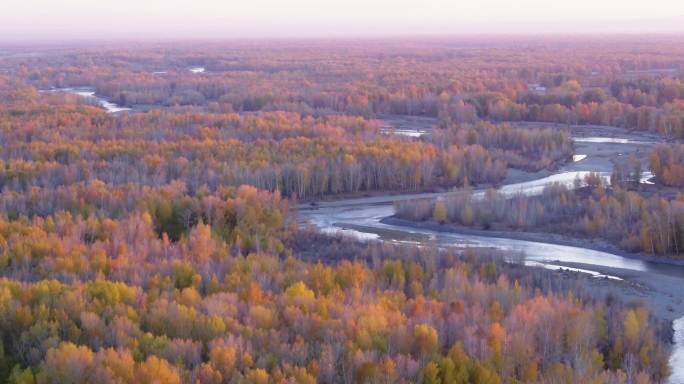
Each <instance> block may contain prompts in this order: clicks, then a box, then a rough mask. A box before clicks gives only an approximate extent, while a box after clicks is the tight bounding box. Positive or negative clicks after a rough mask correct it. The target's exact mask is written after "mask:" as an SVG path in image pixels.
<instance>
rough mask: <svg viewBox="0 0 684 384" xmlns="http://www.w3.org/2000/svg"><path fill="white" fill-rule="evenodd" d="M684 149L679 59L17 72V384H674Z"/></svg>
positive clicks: (3, 70)
mask: <svg viewBox="0 0 684 384" xmlns="http://www.w3.org/2000/svg"><path fill="white" fill-rule="evenodd" d="M682 140H684V45H682V44H681V40H677V39H676V38H666V37H657V36H654V37H639V38H627V37H618V36H615V37H610V38H608V37H605V38H599V37H595V38H590V37H584V38H579V37H578V38H564V37H558V38H534V39H533V38H520V39H513V38H510V39H509V38H498V39H494V38H491V39H490V38H462V39H456V38H429V39H428V38H425V39H418V38H412V39H407V40H399V39H386V40H375V39H366V40H360V41H357V40H351V39H350V40H343V39H342V40H333V41H327V40H282V41H265V40H264V41H261V40H255V41H244V42H243V41H231V42H178V43H174V44H171V43H145V44H142V43H140V44H118V43H117V44H115V43H111V44H85V43H84V44H80V45H79V44H74V45H63V44H59V45H57V44H52V45H51V44H46V45H10V46H7V47H2V46H0V381H2V382H8V383H16V384H19V383H23V384H38V383H98V384H105V383H160V384H166V383H169V384H172V383H193V384H194V383H216V384H219V383H255V384H269V383H274V384H276V383H277V384H280V383H283V384H284V383H300V384H308V383H426V384H428V383H429V384H433V383H434V384H436V383H440V384H447V383H464V384H465V383H480V384H503V383H549V384H551V383H606V384H613V383H614V384H618V383H620V384H622V383H629V384H631V383H638V384H645V383H668V382H673V381H668V380H673V379H672V378H673V377H677V376H676V375H677V374H678V372H681V371H682V369H684V368H683V367H681V366H679V367H678V366H677V364H676V362H677V361H678V360H676V359H675V358H674V357H673V356H676V355H677V352H678V351H680V350H681V348H684V346H682V345H678V344H677V343H676V342H675V341H676V340H677V335H678V331H677V326H676V324H677V321H678V319H679V318H682V317H683V316H684V309H682V308H680V307H678V306H677V304H676V303H675V304H669V303H671V301H672V300H674V297H675V296H676V295H677V292H679V294H681V289H682V288H684V287H683V286H682V285H681V284H684V283H682V282H679V283H678V280H677V279H679V280H681V279H682V278H684V268H682V267H681V266H682V262H683V260H684V194H683V193H682V190H681V188H682V187H684V141H682ZM545 180H548V183H547V182H546V181H545ZM378 210H381V211H382V212H385V211H388V212H389V214H387V215H384V214H380V213H377V212H380V211H378ZM350 212H351V213H350ZM345 215H347V216H345ZM341 218H343V219H341ZM345 220H346V221H345ZM342 221H345V223H344V225H343V223H341V222H342ZM459 233H460V234H461V235H463V234H465V235H463V236H470V235H473V234H475V235H476V236H479V237H478V239H487V238H488V236H492V237H493V235H494V234H496V237H498V238H499V239H500V238H502V237H506V234H510V236H511V237H514V236H516V237H517V238H518V241H522V240H520V239H523V240H527V241H532V240H534V241H540V242H541V243H549V244H552V243H554V240H553V239H556V238H558V239H561V237H562V242H561V241H560V240H559V241H558V242H559V244H560V243H562V244H566V245H567V244H570V245H573V246H576V247H578V248H579V249H580V250H582V249H590V250H592V252H599V251H600V252H602V253H600V254H601V255H604V256H600V257H599V256H594V259H595V260H598V261H595V263H596V265H594V267H591V265H589V264H588V263H589V262H588V261H584V260H583V259H582V260H579V261H578V260H575V261H572V263H574V264H572V265H571V264H570V263H571V261H568V260H564V259H563V257H564V253H563V252H559V253H553V254H551V253H549V254H548V260H553V261H554V263H553V266H550V264H551V263H547V262H546V261H548V260H546V261H542V262H540V261H535V262H534V263H531V262H530V260H531V259H530V258H527V257H526V255H525V252H517V251H516V250H517V248H515V247H509V248H506V247H501V246H497V245H496V244H499V243H496V244H495V243H492V244H489V243H487V242H486V240H478V241H481V242H482V241H484V243H477V242H473V241H465V240H463V239H461V240H458V241H457V240H454V239H456V237H449V236H458V234H459ZM530 233H531V234H535V235H536V236H537V237H536V240H535V239H532V240H531V239H530V238H526V237H524V236H525V234H530ZM364 235H365V236H364ZM546 236H548V238H546V239H544V237H546ZM540 238H542V240H539V239H540ZM466 240H472V239H466ZM473 244H476V245H473ZM549 252H550V251H549ZM564 252H565V251H564ZM568 252H569V251H568ZM578 252H580V251H578ZM592 255H593V253H592ZM601 257H605V258H606V260H607V259H608V258H609V257H620V260H626V261H625V262H624V263H623V264H624V265H633V264H630V262H632V263H637V262H638V263H643V265H642V264H639V266H640V267H638V268H637V267H634V270H633V273H634V274H637V273H638V275H630V274H624V271H623V270H620V268H623V267H624V268H627V267H625V266H623V265H618V266H617V267H616V266H615V265H616V264H615V263H613V264H610V265H608V264H607V263H606V265H602V262H601ZM535 260H536V259H535ZM610 260H612V259H610ZM566 262H567V263H566ZM649 263H653V264H657V265H660V266H664V267H663V268H664V269H668V268H670V267H671V268H672V269H671V271H670V272H667V273H665V274H666V275H667V276H668V277H669V278H672V281H673V283H672V284H673V285H672V286H671V287H669V288H667V289H671V290H672V291H658V290H657V289H655V288H654V289H651V288H652V287H651V286H650V285H649V284H650V283H649V281H651V282H652V281H654V280H657V279H658V276H659V275H656V274H649V273H651V272H652V273H656V272H653V271H656V270H657V269H656V268H654V267H651V265H652V264H649ZM558 265H560V266H561V267H558ZM587 265H589V266H587ZM607 265H608V266H607ZM573 268H574V269H573ZM649 268H651V269H649ZM586 270H590V271H599V272H600V273H599V272H596V273H594V274H593V275H592V274H587V273H584V272H586ZM583 271H584V272H583ZM658 271H659V270H658ZM673 271H674V272H673ZM677 271H678V272H677ZM658 273H661V272H658ZM663 273H664V272H663ZM677 273H679V274H678V275H677ZM594 275H598V277H596V276H594ZM632 276H636V277H634V278H635V279H637V280H630V277H632ZM649 279H650V280H649ZM668 281H670V280H668ZM681 281H684V280H681ZM677 284H680V285H677ZM653 285H656V284H653ZM664 286H665V285H663V287H664ZM661 289H662V290H665V289H666V288H661ZM634 292H636V293H634ZM671 292H675V293H674V294H670V293H671ZM668 294H669V296H667V295H668ZM677 297H680V296H677ZM667 300H670V301H667ZM679 301H680V303H679V304H681V300H679ZM654 303H656V304H654ZM657 303H663V304H662V305H660V304H657ZM668 306H669V307H668ZM663 308H665V309H663ZM673 361H674V363H673ZM680 362H681V363H682V364H684V362H683V361H680Z"/></svg>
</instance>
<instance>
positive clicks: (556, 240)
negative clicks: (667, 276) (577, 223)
mask: <svg viewBox="0 0 684 384" xmlns="http://www.w3.org/2000/svg"><path fill="white" fill-rule="evenodd" d="M380 222H381V223H383V224H391V225H396V226H402V227H409V228H419V229H428V230H431V231H435V232H445V233H459V234H462V235H474V236H482V237H493V238H498V239H515V240H524V241H534V242H537V243H546V244H555V245H564V246H569V247H581V248H586V249H591V250H594V251H599V252H607V253H612V254H614V255H618V256H622V257H626V258H630V259H635V260H640V261H645V262H653V263H660V264H669V265H677V266H684V260H679V259H673V258H667V257H658V256H651V255H648V254H645V253H633V252H627V251H625V250H623V249H621V248H619V247H618V246H616V245H615V244H612V243H609V242H607V241H605V240H601V239H587V238H578V237H571V236H565V235H560V234H557V233H545V232H527V231H525V232H523V231H513V230H486V229H474V228H468V227H464V226H462V225H455V224H439V223H435V222H432V221H420V222H418V221H412V220H406V219H401V218H398V217H395V216H390V217H386V218H384V219H382V220H380Z"/></svg>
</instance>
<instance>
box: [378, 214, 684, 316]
mask: <svg viewBox="0 0 684 384" xmlns="http://www.w3.org/2000/svg"><path fill="white" fill-rule="evenodd" d="M381 222H382V223H383V224H389V225H393V226H400V227H406V228H415V229H423V230H430V231H435V232H446V233H459V234H465V235H474V236H481V237H490V238H501V239H516V240H524V241H533V242H538V243H546V244H555V245H564V246H572V247H582V248H586V249H592V250H596V251H600V252H608V253H612V254H617V255H619V256H623V257H630V256H631V257H634V258H637V259H642V257H641V256H635V255H630V254H628V253H626V252H624V251H619V252H613V250H615V247H614V246H612V245H610V244H605V243H601V242H592V241H587V240H582V239H572V238H569V237H563V236H559V235H554V236H549V235H548V234H544V233H529V232H524V233H523V232H503V231H485V230H473V229H469V228H454V227H451V226H442V225H439V224H436V223H415V222H411V221H408V220H403V219H398V218H394V217H389V218H385V219H382V220H381ZM549 261H550V262H552V264H553V265H555V266H560V267H566V268H568V269H567V270H560V271H559V273H564V274H567V273H570V274H578V273H580V274H581V272H573V271H572V270H570V269H583V270H590V271H595V272H598V273H600V274H602V275H607V276H616V277H619V278H620V279H622V280H619V281H616V280H613V279H606V278H590V279H587V280H586V281H587V282H588V283H589V285H590V286H591V287H594V288H601V289H602V290H605V289H608V290H611V291H612V293H614V294H615V295H617V296H618V297H620V299H621V300H623V302H625V303H626V304H628V305H629V304H630V303H637V302H640V303H647V304H648V306H649V308H650V309H651V311H652V313H653V314H654V315H655V316H656V317H658V318H660V319H662V320H663V321H667V322H670V323H671V322H673V321H674V320H676V319H678V318H681V317H682V316H684V297H682V296H681V295H679V294H678V292H680V291H681V286H682V278H681V277H678V276H669V275H666V274H656V273H653V272H652V271H638V270H632V269H624V268H616V267H609V266H603V265H596V264H587V263H573V262H564V261H562V260H549ZM644 261H653V262H658V263H662V261H659V260H644ZM670 262H672V263H673V265H684V263H683V262H680V261H672V260H670ZM670 327H671V324H670Z"/></svg>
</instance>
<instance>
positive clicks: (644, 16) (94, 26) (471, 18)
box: [0, 0, 684, 41]
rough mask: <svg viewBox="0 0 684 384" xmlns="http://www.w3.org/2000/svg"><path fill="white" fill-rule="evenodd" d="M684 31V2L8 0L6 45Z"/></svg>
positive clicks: (0, 22) (0, 25)
mask: <svg viewBox="0 0 684 384" xmlns="http://www.w3.org/2000/svg"><path fill="white" fill-rule="evenodd" d="M511 32H512V33H545V32H546V33H549V32H550V33H572V32H578V33H593V32H631V33H639V32H684V0H649V1H644V0H468V1H462V0H328V1H326V0H279V1H276V0H223V1H218V0H193V1H181V0H99V1H98V0H0V40H5V41H7V40H15V39H21V40H26V39H36V38H40V39H56V40H58V39H75V38H81V39H92V38H104V37H116V38H140V39H143V38H151V39H158V38H179V37H188V38H208V37H217V38H220V37H244V36H256V37H264V36H265V37H270V36H275V37H278V36H280V37H290V36H319V37H329V36H352V35H387V34H390V35H394V34H454V33H456V34H458V33H468V34H473V33H476V34H490V33H493V34H497V33H511Z"/></svg>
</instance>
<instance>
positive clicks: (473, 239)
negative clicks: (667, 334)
mask: <svg viewBox="0 0 684 384" xmlns="http://www.w3.org/2000/svg"><path fill="white" fill-rule="evenodd" d="M421 130H422V129H421ZM421 133H422V132H421ZM401 134H405V133H404V132H402V133H401ZM653 144H655V142H653V141H650V140H646V139H643V138H641V137H638V136H637V137H634V135H633V134H627V133H625V137H623V138H614V137H596V136H591V137H584V136H583V137H576V140H575V147H576V152H577V153H578V154H582V155H583V156H581V157H580V158H577V157H576V158H575V159H576V160H578V161H573V162H570V163H568V164H566V165H565V166H563V167H561V168H560V169H559V170H558V171H556V172H553V173H544V172H540V173H537V174H526V173H524V172H510V173H511V174H513V176H512V177H509V178H508V179H507V180H506V182H505V183H504V185H502V186H501V187H500V188H499V191H500V192H502V193H505V194H515V193H525V194H537V193H540V192H541V190H542V189H543V188H544V186H545V185H547V184H548V183H552V182H557V183H562V184H565V185H568V186H573V185H574V184H575V179H576V178H578V177H579V178H582V177H584V175H586V174H587V173H588V172H598V173H599V174H601V175H602V176H603V177H604V178H608V177H609V175H610V172H611V171H612V167H613V165H612V162H611V161H612V160H614V159H615V158H616V157H620V156H626V155H629V154H638V155H641V156H643V155H644V153H648V149H649V148H650V146H652V145H653ZM650 176H651V175H650V174H647V175H646V176H645V177H644V178H643V179H642V182H647V179H648V177H650ZM448 193H462V192H458V191H457V192H442V193H411V194H399V195H380V196H372V197H363V198H355V199H347V200H338V201H330V202H319V203H317V204H316V205H315V206H311V205H306V204H302V205H300V206H299V219H300V222H301V223H302V224H305V225H314V226H315V227H317V228H318V229H319V230H321V231H323V232H328V233H335V232H337V233H345V234H349V235H352V236H355V237H357V238H360V239H374V240H382V241H390V242H396V243H409V244H432V245H437V246H461V247H493V248H497V249H501V250H505V251H510V252H507V254H509V255H510V257H511V261H514V259H515V260H519V259H520V258H521V257H524V262H525V263H526V264H528V265H531V266H540V267H544V268H549V269H559V268H567V269H571V268H574V270H576V271H578V272H584V273H588V274H591V275H594V276H597V277H608V278H611V279H614V280H619V282H617V283H616V284H618V283H624V282H622V280H625V281H627V282H628V283H633V284H635V285H639V286H642V287H645V288H644V289H643V291H640V292H639V294H643V295H645V296H644V297H638V296H637V297H635V299H642V300H644V301H647V302H648V303H649V305H650V306H651V308H652V310H653V312H654V313H655V314H656V315H658V316H659V317H661V318H664V319H667V320H674V324H673V328H674V331H675V334H674V340H673V342H674V344H673V351H672V354H671V358H670V366H671V369H672V375H671V377H670V379H669V383H673V384H675V383H676V384H681V383H684V304H683V303H682V299H681V292H682V291H684V266H680V265H672V264H665V263H658V262H653V261H645V260H642V259H638V258H630V257H624V256H621V255H618V254H613V253H609V252H603V251H598V250H594V249H590V248H584V247H581V246H569V245H559V244H550V243H544V242H539V241H528V240H520V239H514V238H502V237H489V236H480V235H474V234H462V233H454V232H444V231H436V230H434V229H431V228H425V227H420V226H407V225H397V224H389V223H385V222H383V221H382V220H383V219H385V218H388V217H391V216H392V215H394V205H393V204H394V202H396V201H402V200H409V199H415V198H429V197H431V198H434V197H436V196H440V195H445V194H448ZM482 193H483V191H475V194H476V196H477V195H478V194H482ZM521 255H524V256H521Z"/></svg>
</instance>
